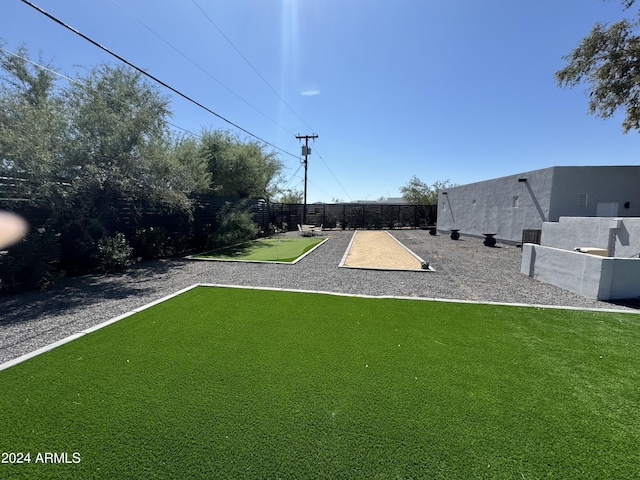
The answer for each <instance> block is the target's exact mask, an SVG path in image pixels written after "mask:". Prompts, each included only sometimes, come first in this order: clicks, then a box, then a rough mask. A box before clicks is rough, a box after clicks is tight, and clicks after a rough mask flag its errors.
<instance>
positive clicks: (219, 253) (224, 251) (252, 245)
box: [196, 240, 269, 258]
mask: <svg viewBox="0 0 640 480" xmlns="http://www.w3.org/2000/svg"><path fill="white" fill-rule="evenodd" d="M267 246H269V244H268V243H267V242H265V241H264V240H253V241H251V242H245V243H241V244H239V245H233V246H231V247H221V248H216V249H215V250H209V251H208V252H204V253H199V254H198V255H196V257H225V258H235V257H242V256H245V255H249V254H250V253H251V251H253V250H256V249H257V248H263V247H267Z"/></svg>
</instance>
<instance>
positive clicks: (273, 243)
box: [194, 237, 325, 263]
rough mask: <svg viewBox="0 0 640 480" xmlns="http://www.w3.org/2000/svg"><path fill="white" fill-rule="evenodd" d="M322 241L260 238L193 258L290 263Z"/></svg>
mask: <svg viewBox="0 0 640 480" xmlns="http://www.w3.org/2000/svg"><path fill="white" fill-rule="evenodd" d="M324 240H325V239H323V238H313V237H293V238H292V237H281V238H276V237H270V238H261V239H259V240H254V241H251V242H245V243H243V244H241V245H235V246H233V247H228V248H222V249H218V250H214V251H211V252H207V253H203V254H200V255H195V256H194V258H201V259H215V260H245V261H260V262H285V263H291V262H293V261H295V260H297V259H298V258H300V257H301V256H302V255H304V254H305V253H307V252H308V251H309V250H311V249H312V248H314V247H316V246H317V245H319V244H320V243H322V242H323V241H324Z"/></svg>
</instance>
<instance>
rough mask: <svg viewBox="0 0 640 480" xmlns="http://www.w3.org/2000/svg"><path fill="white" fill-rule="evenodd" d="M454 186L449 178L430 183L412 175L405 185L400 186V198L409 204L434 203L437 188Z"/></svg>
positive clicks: (436, 196)
mask: <svg viewBox="0 0 640 480" xmlns="http://www.w3.org/2000/svg"><path fill="white" fill-rule="evenodd" d="M453 186H455V183H452V182H451V181H450V180H448V179H447V180H438V181H436V182H434V183H433V184H432V185H428V184H427V183H425V182H423V181H422V180H420V179H419V178H418V177H416V176H415V175H413V176H412V177H411V179H410V180H409V181H408V182H407V184H406V185H403V186H402V187H400V193H401V194H402V198H404V199H405V201H406V202H407V203H409V204H410V205H436V204H437V203H438V190H441V189H443V188H449V187H453Z"/></svg>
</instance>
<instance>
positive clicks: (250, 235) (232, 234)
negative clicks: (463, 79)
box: [216, 204, 259, 245]
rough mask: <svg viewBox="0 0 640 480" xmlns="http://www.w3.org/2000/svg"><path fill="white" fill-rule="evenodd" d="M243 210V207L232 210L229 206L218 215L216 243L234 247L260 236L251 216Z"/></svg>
mask: <svg viewBox="0 0 640 480" xmlns="http://www.w3.org/2000/svg"><path fill="white" fill-rule="evenodd" d="M241 208H242V207H241V206H240V207H237V208H231V207H230V206H229V204H227V205H225V207H224V208H223V209H222V210H220V213H218V231H217V232H216V243H218V244H219V245H234V244H236V243H242V242H246V241H247V240H253V239H254V238H256V237H257V236H258V233H259V229H258V226H257V225H256V224H255V222H254V221H253V218H252V217H251V214H250V213H249V212H246V211H243V210H241Z"/></svg>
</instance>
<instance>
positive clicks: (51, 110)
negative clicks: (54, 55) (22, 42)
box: [0, 47, 66, 206]
mask: <svg viewBox="0 0 640 480" xmlns="http://www.w3.org/2000/svg"><path fill="white" fill-rule="evenodd" d="M17 53H18V55H20V56H21V57H26V56H27V55H28V52H27V51H26V49H25V48H24V47H20V48H19V49H18V51H17ZM0 68H1V69H2V74H1V75H0V176H2V177H3V178H5V179H11V180H10V183H11V186H12V192H11V195H10V197H12V198H17V199H20V200H21V201H27V202H29V203H30V204H31V205H33V206H37V205H39V204H42V203H45V204H51V202H52V200H53V199H54V198H60V197H61V196H64V191H63V190H64V186H63V184H62V183H61V182H60V181H54V179H55V178H56V176H57V175H58V172H60V171H61V169H62V162H63V147H64V142H65V135H66V119H65V107H64V101H63V100H62V98H61V96H60V92H59V90H58V89H57V86H56V83H55V76H54V75H53V74H52V73H50V72H49V71H48V70H44V69H37V68H36V67H34V66H33V65H31V64H29V63H28V62H26V61H24V60H23V59H21V58H20V57H18V56H13V55H9V54H5V53H4V52H0Z"/></svg>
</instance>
